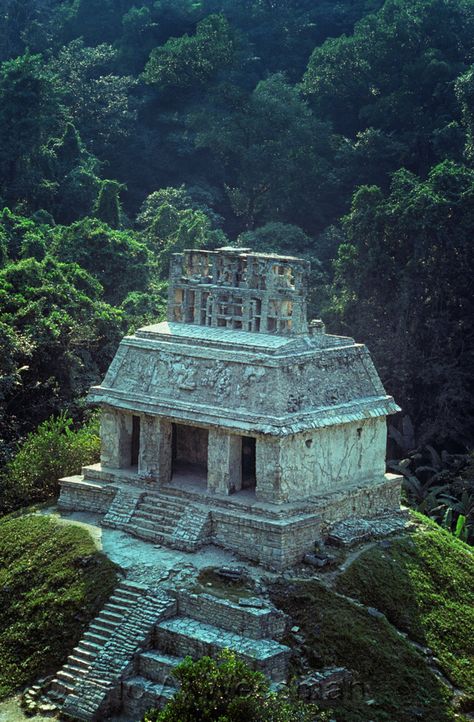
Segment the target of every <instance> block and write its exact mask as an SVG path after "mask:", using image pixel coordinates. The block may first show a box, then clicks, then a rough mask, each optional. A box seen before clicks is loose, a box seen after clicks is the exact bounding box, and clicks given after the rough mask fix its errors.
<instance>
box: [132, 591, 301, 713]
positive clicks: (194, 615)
mask: <svg viewBox="0 0 474 722" xmlns="http://www.w3.org/2000/svg"><path fill="white" fill-rule="evenodd" d="M176 596H177V601H178V616H175V617H172V618H169V619H166V620H163V621H161V622H159V623H158V624H157V626H156V629H155V635H154V639H153V648H152V649H150V650H147V651H145V652H141V653H140V654H138V655H137V656H136V660H135V674H134V676H132V677H130V678H129V679H127V680H125V681H124V684H123V697H122V705H123V706H122V714H124V716H125V718H127V717H129V718H130V719H131V720H132V719H139V718H140V717H141V715H143V714H144V712H146V711H147V710H148V709H150V708H151V707H155V708H162V707H163V706H164V705H165V704H166V703H167V702H168V701H169V700H170V699H171V698H172V697H173V695H174V694H175V693H176V691H177V681H176V679H175V678H174V677H173V675H172V672H173V669H174V667H175V666H176V665H177V664H179V662H181V661H182V659H183V658H184V657H185V656H190V657H192V658H193V659H199V658H200V657H202V656H210V657H217V656H218V655H219V654H220V653H221V652H222V651H223V650H224V649H230V650H232V651H233V652H235V653H236V654H237V656H238V657H240V658H241V659H243V660H244V661H245V662H246V663H247V664H249V665H250V666H251V667H253V668H254V669H258V670H260V671H262V672H263V673H264V674H266V676H267V677H269V678H270V679H271V680H272V682H274V683H275V682H276V683H278V682H283V681H285V680H286V677H287V673H288V663H289V658H290V654H291V652H290V649H289V648H288V647H286V646H284V645H283V644H281V643H280V642H278V641H276V639H279V638H281V637H282V636H283V634H284V633H285V631H286V629H287V626H288V620H287V617H286V616H285V615H284V614H282V613H281V612H279V611H277V610H276V609H274V608H273V607H270V606H265V605H264V604H262V603H261V602H260V601H259V600H255V606H254V607H252V606H251V603H252V602H251V600H249V606H241V605H240V604H238V603H236V602H231V601H229V600H227V599H220V598H218V597H214V596H211V595H209V594H192V593H190V592H183V591H182V592H179V593H176ZM210 620H212V621H213V622H214V624H209V621H210ZM268 635H272V636H273V637H275V638H276V639H273V638H271V637H269V636H268Z"/></svg>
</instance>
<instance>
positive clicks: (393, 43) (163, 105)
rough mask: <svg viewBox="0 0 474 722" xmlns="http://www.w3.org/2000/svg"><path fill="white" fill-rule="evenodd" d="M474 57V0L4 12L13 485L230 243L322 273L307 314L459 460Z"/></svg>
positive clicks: (6, 401)
mask: <svg viewBox="0 0 474 722" xmlns="http://www.w3.org/2000/svg"><path fill="white" fill-rule="evenodd" d="M473 38H474V0H385V1H384V0H339V2H337V3H335V2H332V1H331V2H330V1H329V0H322V1H321V2H317V3H315V2H314V1H313V0H238V1H237V2H236V1H235V0H199V1H197V2H196V1H195V0H0V208H4V210H3V211H2V213H1V215H0V350H1V353H0V438H1V439H2V442H1V447H0V455H1V459H0V463H6V461H7V460H8V459H9V458H10V457H11V455H12V453H13V452H14V451H15V449H16V442H17V441H18V440H21V439H22V438H24V437H25V435H26V434H27V433H28V432H30V431H32V430H33V429H35V428H36V427H37V425H38V424H40V423H41V422H43V421H44V420H45V419H47V418H49V417H50V416H51V415H57V414H59V413H61V412H62V411H64V410H66V411H67V413H68V414H71V415H72V416H73V418H74V420H75V422H77V421H80V420H81V419H82V417H83V401H82V399H83V398H84V394H85V392H86V390H87V388H88V387H89V386H90V385H91V384H92V383H93V382H96V381H97V380H98V379H99V378H100V377H101V376H102V375H103V373H104V371H105V369H106V367H107V365H108V363H109V362H110V360H111V357H112V355H113V352H114V350H115V348H116V346H117V343H118V341H119V339H120V337H121V336H122V335H123V334H124V332H126V330H127V329H133V328H136V327H137V326H139V325H140V324H143V323H147V322H149V321H152V320H156V319H157V318H159V317H160V314H161V313H162V312H163V308H164V299H165V294H166V275H167V266H168V261H169V257H170V254H171V253H172V252H173V251H176V250H180V249H182V248H184V247H202V246H204V245H206V246H209V247H211V248H215V247H218V246H221V245H224V244H227V243H229V242H231V243H242V244H245V245H249V244H250V245H252V246H253V247H255V248H256V249H257V250H265V251H268V250H272V251H277V252H278V251H280V252H285V253H286V252H290V253H293V254H296V255H298V254H300V255H303V256H304V257H306V258H309V259H310V260H311V261H312V263H313V272H312V290H311V313H313V314H317V315H318V316H320V315H321V316H323V317H324V318H325V320H326V322H327V323H328V326H329V328H330V330H332V331H334V332H342V333H348V334H350V335H351V336H354V337H356V338H357V340H359V341H363V342H367V343H368V344H369V347H370V350H371V351H372V353H373V355H374V359H375V362H376V365H377V367H378V368H379V369H380V371H381V375H382V380H383V382H384V384H385V386H386V388H387V390H388V392H389V393H391V394H393V395H394V396H395V398H396V399H397V401H398V402H399V404H400V405H401V406H402V408H403V411H404V414H405V415H406V416H409V418H410V419H411V420H412V423H413V425H414V427H415V430H416V437H417V444H418V446H419V447H420V448H421V447H422V446H424V445H426V444H430V445H434V446H435V447H436V449H437V451H438V452H441V450H442V449H443V448H444V449H445V450H447V452H449V453H454V452H456V453H460V452H464V451H465V450H466V448H467V447H469V445H470V444H471V443H472V436H473V432H474V424H473V417H474V414H473V410H474V388H473V376H472V368H473V364H474V327H473V318H474V294H473V293H472V289H471V285H472V284H471V278H472V277H473V272H474V245H473V244H472V233H473V229H474V202H473V201H474V165H473V163H474V150H473V148H474V141H473V138H474V40H473ZM393 423H394V427H395V428H397V429H398V430H400V429H401V421H400V420H395V421H394V422H393ZM414 450H415V449H411V450H410V451H414ZM392 453H393V455H394V456H398V458H400V456H401V455H402V453H404V452H403V450H400V448H399V447H398V446H394V447H393V449H392ZM455 523H457V521H456V520H455Z"/></svg>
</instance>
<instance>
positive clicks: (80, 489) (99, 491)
mask: <svg viewBox="0 0 474 722" xmlns="http://www.w3.org/2000/svg"><path fill="white" fill-rule="evenodd" d="M59 482H60V484H61V493H60V496H59V499H58V508H59V509H63V510H64V511H89V512H92V513H93V514H106V513H107V512H108V510H109V508H110V505H111V504H112V501H113V499H114V497H115V494H116V492H117V489H116V488H115V487H111V488H109V489H108V488H107V487H104V486H103V485H102V484H94V483H92V482H90V481H84V480H83V479H82V477H81V476H72V477H68V478H66V479H60V480H59Z"/></svg>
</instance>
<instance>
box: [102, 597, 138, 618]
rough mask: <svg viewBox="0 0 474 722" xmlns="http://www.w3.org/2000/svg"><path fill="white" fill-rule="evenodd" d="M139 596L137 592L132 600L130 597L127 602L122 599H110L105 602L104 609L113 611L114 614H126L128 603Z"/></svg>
mask: <svg viewBox="0 0 474 722" xmlns="http://www.w3.org/2000/svg"><path fill="white" fill-rule="evenodd" d="M139 596H140V595H139V594H137V595H136V597H134V599H133V600H132V599H130V600H127V602H125V601H122V602H121V603H120V601H119V600H117V601H115V600H114V601H112V600H110V601H108V602H107V604H106V605H105V607H104V609H107V610H108V611H110V612H114V613H115V614H118V615H119V616H120V617H123V615H124V614H127V612H128V610H129V609H130V605H131V604H133V603H134V602H136V600H137V599H138V597H139Z"/></svg>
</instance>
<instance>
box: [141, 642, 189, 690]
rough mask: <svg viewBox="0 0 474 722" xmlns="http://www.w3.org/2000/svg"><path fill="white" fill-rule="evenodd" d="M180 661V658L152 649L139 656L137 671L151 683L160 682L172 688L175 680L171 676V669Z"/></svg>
mask: <svg viewBox="0 0 474 722" xmlns="http://www.w3.org/2000/svg"><path fill="white" fill-rule="evenodd" d="M182 661H183V658H182V657H175V656H172V655H170V654H164V653H163V652H160V651H158V650H155V649H152V650H150V651H148V652H142V653H141V654H140V655H139V658H138V671H139V673H140V674H141V675H142V676H143V677H145V678H146V679H149V680H151V681H152V682H160V683H161V684H167V685H169V686H171V687H172V686H173V685H176V680H175V678H174V677H173V675H172V672H173V669H174V668H175V667H176V666H177V665H178V664H180V662H182Z"/></svg>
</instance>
